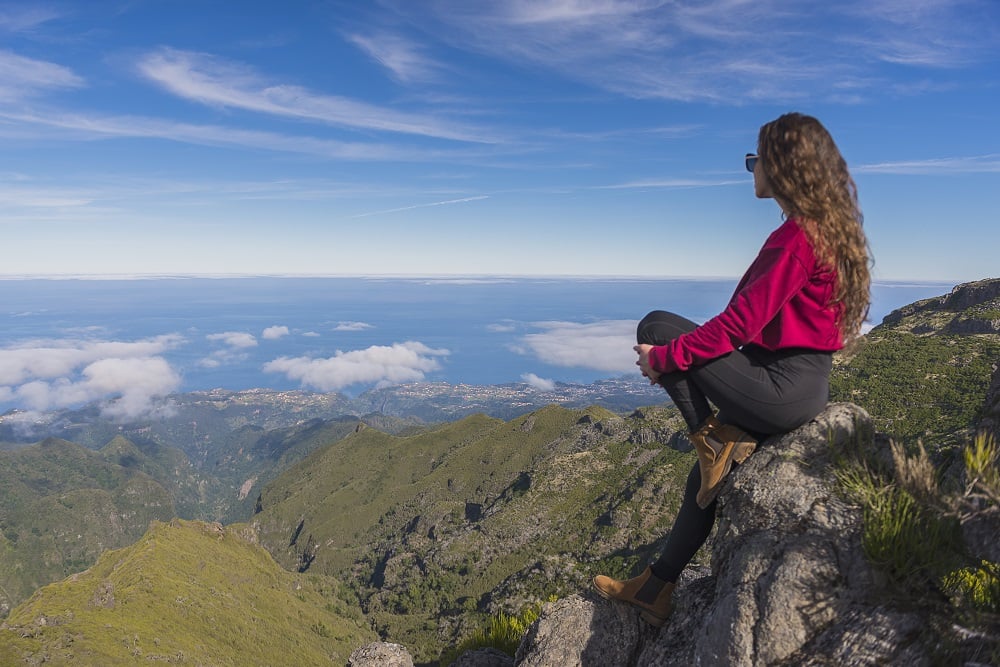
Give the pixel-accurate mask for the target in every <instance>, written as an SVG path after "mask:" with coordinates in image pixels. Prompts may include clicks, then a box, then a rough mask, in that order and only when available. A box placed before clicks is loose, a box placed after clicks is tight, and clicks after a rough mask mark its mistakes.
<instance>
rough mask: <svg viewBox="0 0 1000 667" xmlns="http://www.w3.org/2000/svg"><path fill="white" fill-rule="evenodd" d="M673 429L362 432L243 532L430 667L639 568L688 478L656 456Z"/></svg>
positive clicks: (653, 412)
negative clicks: (505, 622) (471, 631)
mask: <svg viewBox="0 0 1000 667" xmlns="http://www.w3.org/2000/svg"><path fill="white" fill-rule="evenodd" d="M679 427H680V420H679V417H677V416H676V414H675V412H674V411H672V410H668V409H663V408H661V409H650V410H646V411H643V412H642V413H640V414H637V415H635V416H633V417H630V418H627V419H624V418H621V417H617V416H615V415H613V414H611V413H609V412H607V411H606V410H603V409H599V408H590V409H587V410H567V409H564V408H560V407H557V406H550V407H548V408H544V409H542V410H539V411H536V412H533V413H531V414H528V415H524V416H522V417H520V418H518V419H515V420H511V421H509V422H502V421H498V420H495V419H492V418H489V417H485V416H481V415H480V416H474V417H469V418H466V419H464V420H462V421H459V422H455V423H453V424H448V425H445V426H442V427H440V428H438V429H436V430H434V431H432V432H428V433H422V434H419V435H416V436H411V437H407V438H399V437H393V436H389V435H386V434H384V433H380V432H378V431H375V430H374V429H363V430H361V431H359V432H357V433H355V434H353V435H351V436H348V437H346V438H344V439H343V440H340V441H338V442H334V443H331V444H330V445H328V446H327V447H325V448H324V449H322V450H318V451H317V452H315V453H314V454H312V455H311V456H310V457H308V458H307V459H305V460H304V461H303V462H302V463H300V464H299V465H297V466H294V467H293V468H291V469H289V470H288V471H286V472H285V473H284V474H283V475H282V476H281V477H279V478H278V479H277V480H275V481H274V482H273V483H272V484H270V485H268V487H267V488H266V489H265V490H264V493H263V496H262V508H263V509H262V511H261V513H260V514H258V515H257V516H256V517H255V519H254V522H253V524H254V525H255V526H256V527H257V529H258V532H259V535H260V539H261V543H262V544H263V545H264V546H265V547H267V548H268V549H269V550H270V551H271V552H272V553H273V554H274V555H275V558H276V559H277V560H278V561H279V562H280V563H281V564H282V565H283V566H285V567H286V568H289V569H307V570H308V571H309V572H320V573H323V574H329V575H334V576H339V577H343V578H345V579H347V580H349V581H350V582H352V586H353V588H354V590H355V593H356V595H357V596H358V599H359V602H360V603H361V606H362V608H363V609H364V610H365V611H366V612H367V613H368V614H369V616H370V617H371V618H372V620H373V622H374V623H375V624H376V626H377V628H378V629H379V630H380V632H381V633H382V634H383V635H385V636H386V637H388V638H390V640H391V641H399V642H402V643H404V644H405V645H406V646H407V647H408V648H409V649H410V650H411V651H412V652H413V653H414V655H415V657H416V658H418V659H421V660H425V661H432V660H434V659H436V658H437V656H438V655H439V654H440V652H441V651H442V650H443V649H445V648H446V647H447V646H448V645H449V642H451V641H454V639H455V637H456V636H457V635H458V634H460V633H461V632H462V629H463V624H464V623H465V622H467V621H468V620H469V619H470V618H472V617H474V616H475V612H479V613H485V612H491V611H496V610H499V609H501V608H506V609H508V610H510V609H513V610H517V608H519V607H520V606H521V605H523V604H527V603H532V602H536V601H538V600H539V599H544V598H545V597H547V596H549V595H552V594H558V593H561V592H565V591H567V590H578V589H579V587H580V586H581V585H584V581H585V580H586V579H587V578H589V576H590V573H591V570H592V569H593V568H595V567H598V566H599V567H600V568H602V569H608V568H610V569H611V570H612V571H624V570H625V569H627V567H628V566H629V565H631V564H632V563H633V562H634V561H635V560H637V559H639V558H648V557H649V556H650V554H651V552H652V551H653V550H655V548H656V545H657V544H658V542H659V541H660V539H661V538H662V537H663V536H664V535H665V534H666V532H667V530H668V528H669V525H670V523H671V522H672V519H673V517H674V515H675V513H676V510H677V505H678V502H679V496H680V489H681V487H682V484H683V481H684V479H685V478H686V477H687V473H688V471H689V469H690V467H691V465H692V463H693V458H694V457H693V454H690V453H688V454H683V453H680V452H678V451H676V450H674V449H671V448H669V447H664V446H663V445H662V444H661V442H666V441H667V440H668V439H669V438H670V437H671V435H672V434H673V433H674V431H675V429H677V428H679ZM598 564H599V565H598Z"/></svg>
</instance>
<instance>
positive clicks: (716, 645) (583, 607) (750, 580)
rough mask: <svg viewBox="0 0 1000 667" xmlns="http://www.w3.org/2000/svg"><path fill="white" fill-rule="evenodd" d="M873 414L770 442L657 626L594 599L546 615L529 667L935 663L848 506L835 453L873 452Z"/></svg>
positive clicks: (744, 473) (839, 413) (853, 409)
mask: <svg viewBox="0 0 1000 667" xmlns="http://www.w3.org/2000/svg"><path fill="white" fill-rule="evenodd" d="M869 429H870V419H869V417H868V415H867V414H866V413H865V412H864V411H863V410H862V409H861V408H859V407H857V406H854V405H851V404H832V405H830V406H828V408H827V410H826V411H825V412H823V414H821V415H820V416H819V417H817V418H816V419H815V420H814V421H812V422H810V423H809V424H807V425H805V426H803V427H802V428H800V429H798V430H796V431H794V432H792V433H789V434H787V435H784V436H781V437H775V438H772V439H770V440H767V441H765V442H764V443H762V444H761V447H760V448H759V449H758V451H757V453H755V454H754V455H753V456H752V457H751V458H750V459H749V460H748V461H747V462H746V463H745V464H744V465H743V466H740V467H739V468H737V469H735V470H734V471H733V472H732V474H731V475H730V478H729V480H728V481H727V482H726V486H725V487H724V489H723V491H722V494H721V495H720V501H719V509H718V526H717V530H716V533H715V536H714V538H712V541H711V542H710V544H711V546H712V566H711V574H709V573H707V572H704V571H698V570H692V571H690V572H686V573H685V576H684V577H682V579H681V580H680V581H679V582H678V588H677V592H676V594H675V599H674V602H675V610H674V613H673V615H672V616H671V618H670V619H669V621H668V622H667V624H666V625H665V626H664V627H663V628H662V629H660V630H657V629H655V628H651V627H650V626H648V625H646V624H645V623H644V622H643V621H642V620H641V619H640V617H639V615H638V613H637V612H636V611H635V610H633V609H631V608H630V607H628V606H627V605H624V604H621V603H615V602H607V601H605V600H602V599H600V598H598V597H596V596H593V595H589V594H588V595H584V596H573V597H570V598H566V599H564V600H561V601H559V602H557V603H555V604H552V605H546V607H545V609H543V611H542V614H541V617H540V618H539V620H538V622H537V623H536V625H535V626H533V628H532V629H531V630H530V631H529V632H528V634H527V635H526V636H525V638H524V640H523V641H522V643H521V646H520V648H519V649H518V653H517V659H516V664H517V665H519V666H521V665H524V666H532V667H535V666H538V667H540V666H542V665H546V666H548V665H560V666H562V665H580V666H581V667H582V666H588V667H589V666H594V665H600V666H601V667H633V666H637V667H647V666H648V667H653V666H657V667H661V666H669V665H678V666H680V665H683V666H685V667H687V666H690V665H699V666H702V667H710V666H715V665H718V666H720V667H721V666H723V665H725V666H727V667H728V666H732V665H747V666H758V665H834V664H835V665H875V664H907V665H910V666H911V667H920V666H922V665H928V664H931V660H930V657H929V656H930V653H929V650H928V649H926V648H925V647H924V646H923V645H922V644H921V632H922V631H923V630H924V629H925V624H924V619H921V618H920V617H919V616H918V615H917V614H916V613H914V612H911V611H906V610H897V609H893V608H892V607H891V606H890V605H889V604H888V603H887V601H885V600H882V599H878V598H877V594H876V593H875V591H876V589H877V587H876V583H877V580H878V575H877V574H876V573H875V571H874V570H873V569H872V567H871V566H870V565H869V564H868V563H867V561H866V560H865V558H864V556H863V554H862V551H861V544H860V523H861V517H860V511H859V509H858V508H856V507H853V506H849V505H847V504H845V502H844V501H843V500H841V498H840V496H839V494H838V492H837V490H836V483H835V481H834V478H833V471H832V465H831V464H832V461H833V457H834V456H835V455H836V453H837V452H842V451H845V450H850V449H851V448H854V447H856V446H858V444H859V443H867V442H871V438H870V436H868V435H867V433H868V431H869Z"/></svg>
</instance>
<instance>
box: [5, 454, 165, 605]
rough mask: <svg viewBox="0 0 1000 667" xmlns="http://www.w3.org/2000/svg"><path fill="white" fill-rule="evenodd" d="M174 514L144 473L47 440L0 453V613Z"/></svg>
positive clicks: (86, 565) (162, 490) (162, 489)
mask: <svg viewBox="0 0 1000 667" xmlns="http://www.w3.org/2000/svg"><path fill="white" fill-rule="evenodd" d="M173 516H174V505H173V502H172V498H171V495H170V494H169V493H168V492H167V491H166V489H164V488H163V487H162V486H161V485H160V484H158V483H157V482H156V481H154V480H153V479H152V478H150V477H149V476H147V475H145V474H143V473H141V472H137V471H133V470H129V469H126V468H123V467H121V466H119V465H115V464H113V463H109V462H107V461H106V460H105V459H104V458H103V457H102V456H101V454H99V453H97V452H94V451H91V450H89V449H85V448H83V447H80V446H79V445H75V444H73V443H70V442H66V441H64V440H56V439H54V438H51V439H49V440H46V441H44V442H42V443H40V444H38V445H33V446H30V447H24V448H22V449H19V450H16V451H13V452H2V453H0V614H2V615H6V613H7V612H8V611H9V610H10V608H11V607H12V606H14V605H15V604H18V603H19V602H21V601H22V600H24V599H26V598H27V597H28V596H29V595H31V593H33V592H34V591H35V590H36V589H37V588H39V587H40V586H42V585H44V584H47V583H49V582H51V581H56V580H58V579H62V578H64V577H67V576H69V575H71V574H73V573H75V572H80V571H81V570H84V569H86V568H87V567H89V566H91V565H92V564H93V563H94V561H95V560H97V557H98V556H99V555H100V554H101V552H102V551H104V550H105V549H109V548H117V547H122V546H125V545H127V544H131V543H132V542H134V541H135V540H137V539H139V537H141V536H142V534H143V533H144V532H145V531H146V529H147V528H148V527H149V522H150V521H152V520H154V519H160V520H169V519H170V518H171V517H173Z"/></svg>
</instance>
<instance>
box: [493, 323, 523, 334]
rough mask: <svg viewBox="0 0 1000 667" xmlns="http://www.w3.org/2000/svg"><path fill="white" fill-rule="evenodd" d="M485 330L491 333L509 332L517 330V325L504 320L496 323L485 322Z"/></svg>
mask: <svg viewBox="0 0 1000 667" xmlns="http://www.w3.org/2000/svg"><path fill="white" fill-rule="evenodd" d="M486 330H487V331H489V332H491V333H510V332H512V331H517V327H516V326H515V325H514V324H509V323H506V322H504V323H498V324H487V325H486Z"/></svg>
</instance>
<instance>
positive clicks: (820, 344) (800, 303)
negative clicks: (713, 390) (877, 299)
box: [649, 219, 843, 373]
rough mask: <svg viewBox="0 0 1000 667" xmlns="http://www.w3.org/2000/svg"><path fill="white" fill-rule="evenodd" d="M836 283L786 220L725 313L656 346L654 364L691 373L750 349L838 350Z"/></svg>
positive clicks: (667, 370)
mask: <svg viewBox="0 0 1000 667" xmlns="http://www.w3.org/2000/svg"><path fill="white" fill-rule="evenodd" d="M836 284H837V274H836V271H835V270H834V269H832V268H830V267H827V266H822V265H820V264H819V263H818V262H817V260H816V256H815V254H814V253H813V249H812V246H811V245H810V243H809V239H808V237H806V235H805V233H804V232H803V231H802V229H801V228H800V227H799V225H798V224H797V223H796V222H795V220H794V219H789V220H786V221H785V223H784V224H783V225H781V226H780V227H778V229H776V230H774V232H772V233H771V235H770V236H769V237H768V239H767V241H765V242H764V247H762V248H761V249H760V252H759V253H758V254H757V258H756V259H755V260H754V261H753V264H751V265H750V268H749V269H747V272H746V274H744V276H743V279H742V280H740V283H739V285H737V287H736V291H735V292H734V293H733V297H732V299H730V301H729V305H728V306H726V309H725V310H724V311H722V312H721V313H720V314H718V315H716V316H715V317H713V318H712V319H710V320H708V321H707V322H705V323H704V324H702V325H701V326H699V327H698V328H697V329H695V330H694V331H691V332H688V333H686V334H682V335H681V336H678V337H677V338H675V339H674V340H672V341H671V342H670V343H668V344H667V345H658V346H656V347H654V348H653V349H652V350H650V352H649V363H650V365H651V366H652V367H653V369H654V370H656V371H658V372H660V373H670V372H673V371H686V370H688V369H689V368H691V367H692V366H698V365H699V364H703V363H705V362H707V361H710V360H712V359H715V358H716V357H721V356H722V355H724V354H727V353H729V352H732V351H733V350H735V349H736V348H738V347H741V346H743V345H747V344H753V345H760V346H761V347H765V348H767V349H769V350H777V349H781V348H788V347H801V348H808V349H811V350H822V351H829V352H833V351H835V350H839V349H840V348H841V347H843V341H842V337H841V334H840V329H839V328H838V326H837V320H838V317H839V315H840V312H841V307H840V306H839V305H831V304H830V301H831V300H832V299H833V296H834V292H835V290H836Z"/></svg>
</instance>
